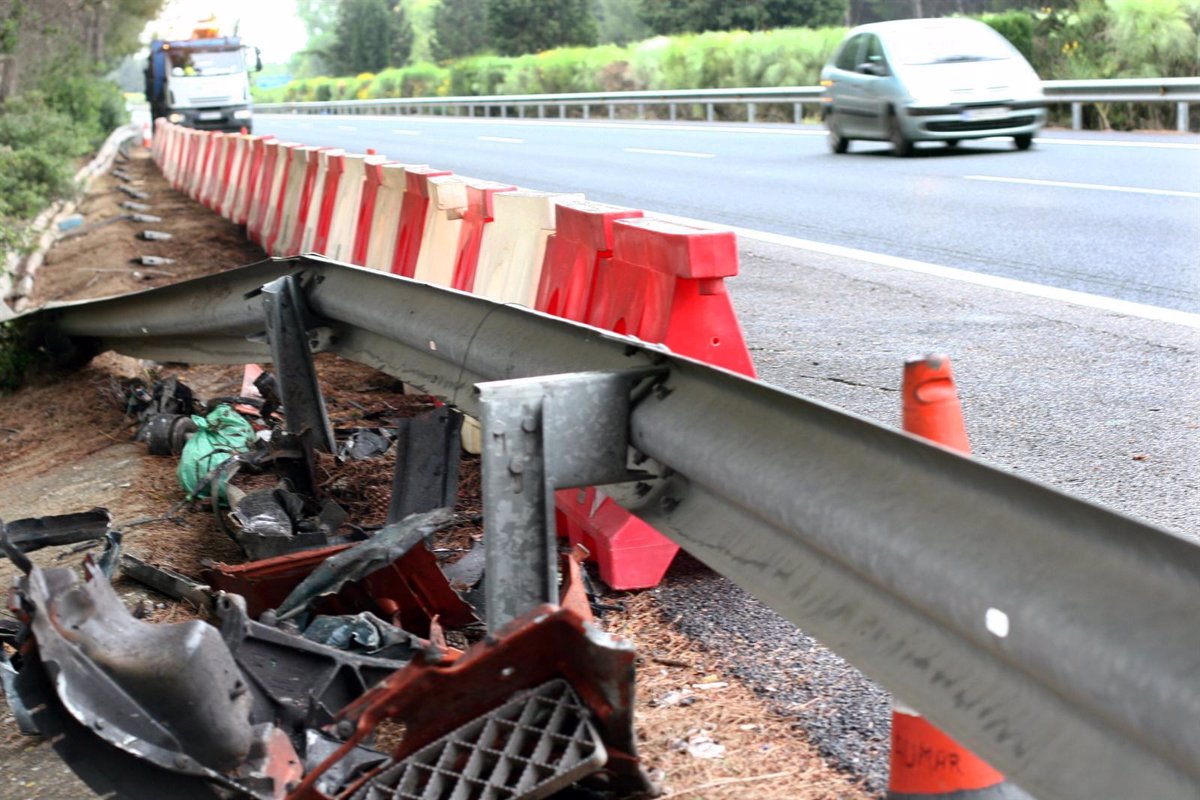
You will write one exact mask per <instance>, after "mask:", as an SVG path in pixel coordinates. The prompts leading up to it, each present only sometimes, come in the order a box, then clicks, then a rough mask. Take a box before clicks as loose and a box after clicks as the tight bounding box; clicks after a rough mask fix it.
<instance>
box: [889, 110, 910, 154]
mask: <svg viewBox="0 0 1200 800" xmlns="http://www.w3.org/2000/svg"><path fill="white" fill-rule="evenodd" d="M888 141H890V142H891V143H892V154H893V155H895V156H898V157H899V158H908V157H909V156H911V155H912V154H913V143H912V141H911V140H910V139H909V138H908V137H907V136H905V135H904V131H903V130H901V129H900V120H898V119H897V118H896V112H895V111H893V112H892V113H891V115H890V116H889V117H888Z"/></svg>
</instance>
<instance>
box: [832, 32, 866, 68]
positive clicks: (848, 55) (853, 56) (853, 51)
mask: <svg viewBox="0 0 1200 800" xmlns="http://www.w3.org/2000/svg"><path fill="white" fill-rule="evenodd" d="M864 37H865V34H862V33H860V34H859V35H857V36H855V37H854V38H853V39H849V40H847V41H846V43H845V44H843V45H842V49H841V50H839V51H838V55H837V60H836V61H834V62H833V65H834V66H835V67H837V68H838V69H844V70H846V71H848V72H853V71H854V70H855V69H856V68H857V67H858V64H859V61H858V51H859V50H860V49H862V43H863V38H864Z"/></svg>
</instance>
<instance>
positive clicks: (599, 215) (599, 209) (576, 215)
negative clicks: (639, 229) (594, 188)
mask: <svg viewBox="0 0 1200 800" xmlns="http://www.w3.org/2000/svg"><path fill="white" fill-rule="evenodd" d="M641 216H642V212H641V211H636V210H634V209H631V208H620V207H618V206H610V205H604V204H603V203H589V202H576V203H559V204H558V208H557V209H556V211H555V220H556V225H557V228H556V230H555V231H554V233H553V234H551V235H550V238H549V239H548V240H547V241H546V256H545V259H544V260H543V262H542V275H541V279H540V281H539V283H538V292H537V301H536V303H535V305H534V307H535V308H536V309H537V310H539V311H545V312H546V313H547V314H553V315H555V316H556V317H562V318H563V319H571V320H575V321H577V322H584V321H586V320H587V318H588V312H589V311H590V310H591V305H592V294H593V289H594V284H595V277H596V270H597V267H598V266H599V264H600V262H601V261H602V260H604V259H608V258H610V257H611V256H612V228H613V222H614V221H615V220H618V219H630V218H635V217H641Z"/></svg>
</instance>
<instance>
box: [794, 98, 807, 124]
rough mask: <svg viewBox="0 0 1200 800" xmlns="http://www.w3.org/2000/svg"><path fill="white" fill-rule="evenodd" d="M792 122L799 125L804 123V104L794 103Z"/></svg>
mask: <svg viewBox="0 0 1200 800" xmlns="http://www.w3.org/2000/svg"><path fill="white" fill-rule="evenodd" d="M792 121H793V122H795V123H796V124H797V125H799V124H800V123H801V122H804V104H803V103H792Z"/></svg>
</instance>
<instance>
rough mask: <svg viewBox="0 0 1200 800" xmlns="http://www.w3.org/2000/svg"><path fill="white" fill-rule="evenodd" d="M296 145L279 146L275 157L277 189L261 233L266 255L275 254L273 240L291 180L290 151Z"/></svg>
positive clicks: (281, 216)
mask: <svg viewBox="0 0 1200 800" xmlns="http://www.w3.org/2000/svg"><path fill="white" fill-rule="evenodd" d="M297 147H300V145H298V144H290V143H289V144H281V145H279V150H278V154H277V155H276V156H275V169H276V171H277V172H278V173H279V179H278V181H277V183H278V184H279V189H278V190H277V191H272V193H271V198H270V202H269V207H268V212H267V217H266V219H265V220H263V231H262V246H263V250H266V251H267V252H268V253H274V252H275V240H276V239H278V238H279V232H280V230H282V227H283V206H284V201H285V200H286V199H287V193H288V183H289V182H290V181H291V179H292V169H291V162H292V151H293V150H295V149H296V148H297Z"/></svg>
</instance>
